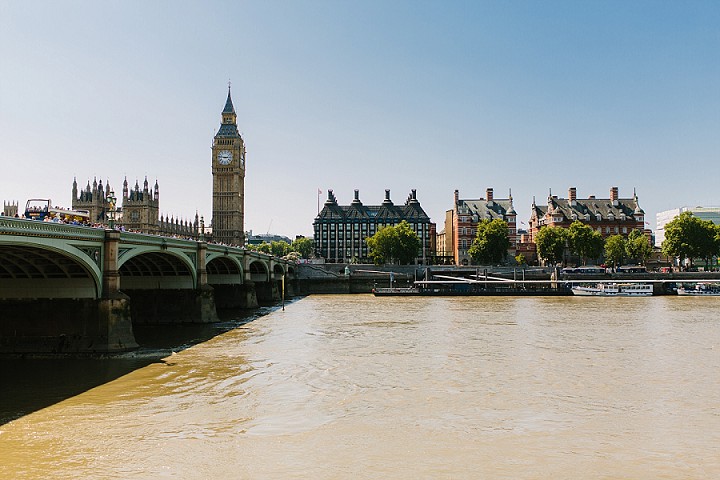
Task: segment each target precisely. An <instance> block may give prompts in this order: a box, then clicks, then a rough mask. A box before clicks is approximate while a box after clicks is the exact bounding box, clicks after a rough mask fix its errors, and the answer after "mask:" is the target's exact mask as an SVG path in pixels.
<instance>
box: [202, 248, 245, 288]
mask: <svg viewBox="0 0 720 480" xmlns="http://www.w3.org/2000/svg"><path fill="white" fill-rule="evenodd" d="M205 269H206V270H207V275H208V283H209V284H210V285H240V284H243V283H244V278H243V276H244V271H243V267H242V262H240V261H239V260H237V259H236V258H234V257H233V256H230V255H228V256H215V257H212V258H211V259H210V260H208V262H207V264H206V266H205Z"/></svg>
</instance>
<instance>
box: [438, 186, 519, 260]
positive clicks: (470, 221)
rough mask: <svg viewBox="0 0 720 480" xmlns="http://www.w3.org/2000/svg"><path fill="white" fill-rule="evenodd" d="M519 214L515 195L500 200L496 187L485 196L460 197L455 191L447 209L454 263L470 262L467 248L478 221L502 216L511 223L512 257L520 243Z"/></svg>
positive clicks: (447, 236)
mask: <svg viewBox="0 0 720 480" xmlns="http://www.w3.org/2000/svg"><path fill="white" fill-rule="evenodd" d="M516 217H517V213H516V212H515V208H514V207H513V199H512V194H510V195H509V198H502V199H498V198H495V196H494V194H493V189H492V188H488V189H487V190H486V191H485V198H478V199H460V193H459V192H458V190H455V197H454V202H453V208H452V210H447V211H446V212H445V250H446V251H447V254H452V257H453V261H454V263H455V265H470V264H471V263H472V260H471V258H470V255H469V254H468V249H469V248H470V246H471V245H472V243H473V241H474V240H475V235H476V233H477V225H478V223H480V222H482V221H483V220H486V219H487V220H495V219H500V220H504V221H505V222H507V224H508V238H509V240H510V248H509V249H508V256H509V257H513V256H514V255H515V249H516V244H517V227H516V224H515V219H516Z"/></svg>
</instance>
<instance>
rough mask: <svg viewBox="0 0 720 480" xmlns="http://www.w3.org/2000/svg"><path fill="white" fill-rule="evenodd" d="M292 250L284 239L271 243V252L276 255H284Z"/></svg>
mask: <svg viewBox="0 0 720 480" xmlns="http://www.w3.org/2000/svg"><path fill="white" fill-rule="evenodd" d="M290 251H291V249H290V244H289V243H287V242H285V241H283V240H280V241H277V242H271V243H270V253H271V254H273V255H274V256H276V257H284V256H285V255H287V254H288V253H290Z"/></svg>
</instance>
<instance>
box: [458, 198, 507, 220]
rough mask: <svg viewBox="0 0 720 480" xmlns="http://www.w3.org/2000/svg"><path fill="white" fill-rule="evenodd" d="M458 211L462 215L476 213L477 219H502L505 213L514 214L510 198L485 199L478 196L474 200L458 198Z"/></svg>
mask: <svg viewBox="0 0 720 480" xmlns="http://www.w3.org/2000/svg"><path fill="white" fill-rule="evenodd" d="M458 212H459V213H462V214H464V215H468V214H469V215H472V216H473V217H475V216H476V215H477V219H478V221H481V220H485V219H488V220H495V219H496V218H499V219H500V220H504V218H505V217H506V216H507V215H515V214H516V213H515V208H514V207H513V200H512V198H508V199H504V198H503V199H493V200H490V201H488V200H485V199H484V198H479V199H476V200H458Z"/></svg>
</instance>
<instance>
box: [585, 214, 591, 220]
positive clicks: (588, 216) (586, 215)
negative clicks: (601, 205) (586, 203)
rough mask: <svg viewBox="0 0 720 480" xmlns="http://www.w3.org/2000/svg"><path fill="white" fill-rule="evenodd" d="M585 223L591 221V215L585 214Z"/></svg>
mask: <svg viewBox="0 0 720 480" xmlns="http://www.w3.org/2000/svg"><path fill="white" fill-rule="evenodd" d="M585 221H586V222H589V221H590V214H589V213H586V214H585Z"/></svg>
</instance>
